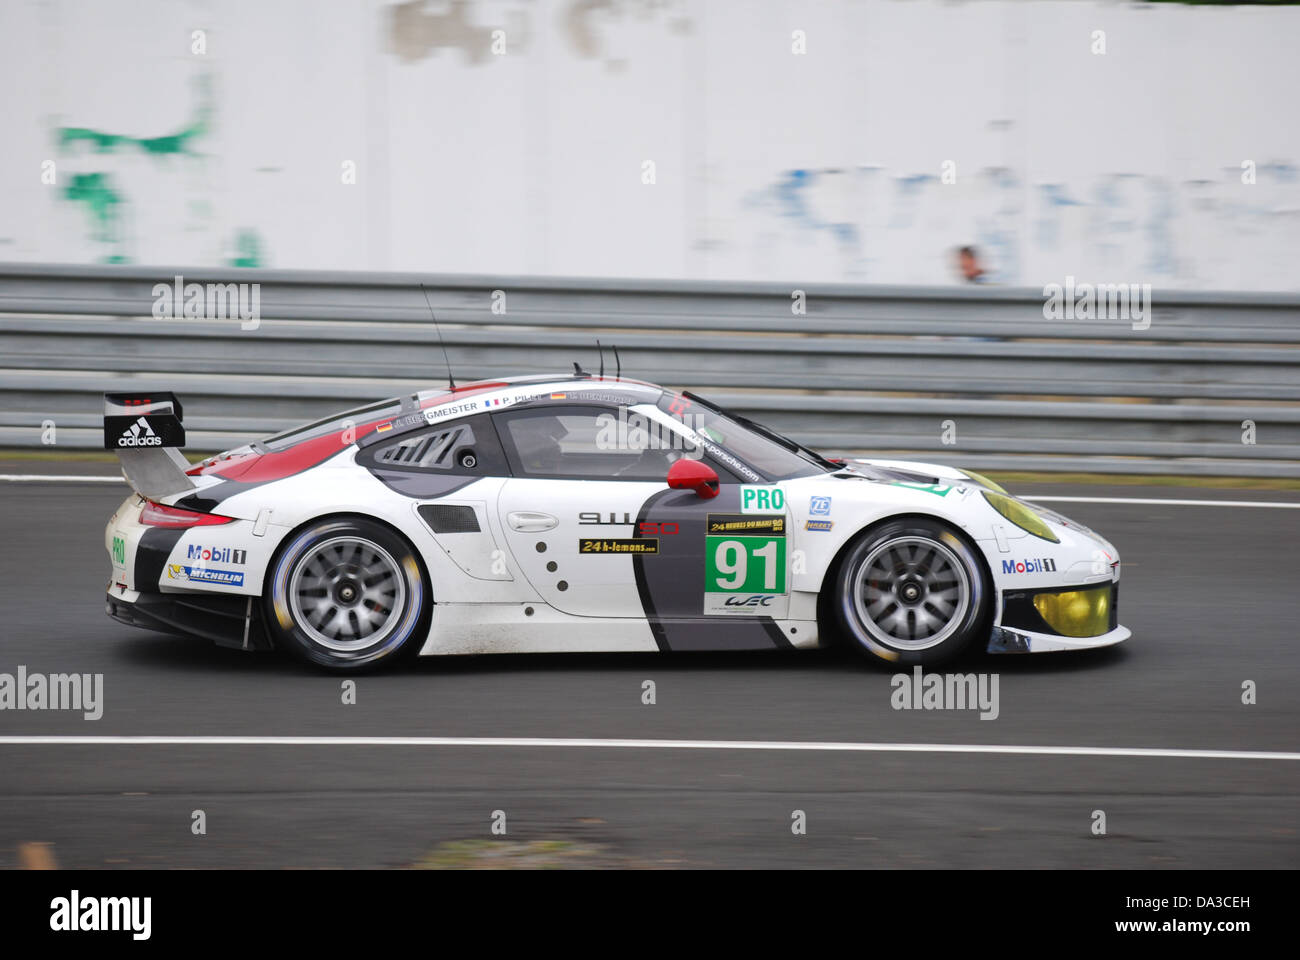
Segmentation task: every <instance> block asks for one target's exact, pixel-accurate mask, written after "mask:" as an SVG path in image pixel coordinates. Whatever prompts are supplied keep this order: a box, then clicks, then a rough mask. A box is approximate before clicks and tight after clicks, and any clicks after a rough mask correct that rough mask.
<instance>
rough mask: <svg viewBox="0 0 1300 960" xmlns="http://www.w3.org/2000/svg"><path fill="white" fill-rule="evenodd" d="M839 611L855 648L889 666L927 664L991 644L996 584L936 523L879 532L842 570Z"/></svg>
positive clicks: (907, 522)
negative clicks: (982, 643)
mask: <svg viewBox="0 0 1300 960" xmlns="http://www.w3.org/2000/svg"><path fill="white" fill-rule="evenodd" d="M833 602H834V609H835V613H836V616H837V619H838V621H839V625H840V627H841V629H842V630H843V632H844V634H845V636H846V637H847V638H848V640H849V641H850V643H851V644H852V645H853V646H855V647H856V648H857V649H859V650H861V651H862V652H864V653H867V654H870V655H872V656H874V657H877V658H879V659H881V660H884V661H887V662H889V663H896V664H904V665H909V666H910V665H918V664H919V665H922V666H930V665H934V664H938V663H942V662H944V661H946V660H949V659H951V658H953V657H955V656H957V654H959V653H961V652H962V651H963V650H965V649H966V648H967V647H969V646H971V645H972V644H974V643H976V642H977V641H979V640H980V639H981V638H983V639H987V633H988V628H989V613H990V610H991V607H992V602H993V601H992V587H991V585H990V583H989V577H988V574H987V573H986V572H985V568H984V565H983V563H981V561H980V558H979V557H978V556H977V555H976V554H975V551H974V548H972V547H971V546H970V545H969V544H968V543H967V542H966V540H964V539H963V538H962V537H959V536H958V535H957V534H956V533H955V532H954V531H953V530H951V529H950V528H949V527H947V526H946V525H945V524H942V523H940V522H938V521H936V520H930V519H927V518H901V519H898V520H892V521H889V522H887V523H885V524H883V525H881V526H879V527H875V528H873V529H871V530H869V531H867V532H866V533H865V534H863V535H862V537H861V538H860V539H859V540H858V541H857V542H856V543H855V544H853V546H852V547H850V549H849V552H848V553H847V555H846V556H845V557H844V560H843V562H842V563H841V564H840V566H839V568H838V574H837V576H836V581H835V590H834V597H833Z"/></svg>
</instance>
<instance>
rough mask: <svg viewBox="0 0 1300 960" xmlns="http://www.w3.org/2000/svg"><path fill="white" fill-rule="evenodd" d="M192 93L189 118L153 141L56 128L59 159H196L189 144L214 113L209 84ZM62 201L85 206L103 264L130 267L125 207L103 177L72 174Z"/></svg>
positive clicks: (104, 173) (198, 82) (104, 174)
mask: <svg viewBox="0 0 1300 960" xmlns="http://www.w3.org/2000/svg"><path fill="white" fill-rule="evenodd" d="M195 88H196V91H197V99H198V104H197V106H196V107H195V111H194V118H193V119H192V120H191V121H190V122H189V123H188V124H186V125H185V126H184V127H183V128H182V129H181V130H179V131H177V132H176V133H170V134H165V135H163V136H158V137H133V136H127V135H124V134H118V133H109V132H107V131H104V130H96V129H93V128H91V127H58V128H56V130H55V143H56V144H57V146H58V149H59V150H60V152H61V153H70V152H77V151H78V150H80V149H81V148H82V147H83V146H88V147H89V148H90V150H91V152H93V153H94V154H98V155H110V156H111V155H115V154H122V153H125V152H130V151H138V152H139V153H142V154H144V155H145V156H146V157H150V158H167V157H173V156H182V155H183V156H187V157H198V156H199V154H198V153H196V152H195V150H194V143H195V141H197V140H198V139H200V138H201V137H203V136H204V135H205V134H207V133H208V132H209V131H210V130H211V129H212V117H213V113H214V108H213V104H212V84H211V81H210V79H209V78H208V77H199V78H198V79H197V80H196V82H195ZM62 196H63V198H64V199H65V200H68V201H69V202H71V203H77V204H82V205H83V206H84V208H85V210H86V213H87V216H88V217H89V219H90V237H91V239H92V240H93V241H95V242H96V243H101V244H104V245H106V246H109V247H111V248H113V249H112V251H111V252H109V253H106V254H105V255H104V256H103V257H101V258H100V259H101V260H102V261H103V262H105V263H128V262H130V257H129V256H127V254H126V249H125V248H126V244H127V237H126V235H125V230H124V229H123V222H124V212H125V210H126V208H127V207H128V206H129V201H128V199H127V197H126V196H125V195H124V194H123V193H122V192H121V191H120V190H119V189H118V188H117V187H116V186H115V185H114V183H113V181H112V177H111V174H110V173H109V172H108V171H104V170H99V171H92V172H90V173H76V174H73V175H72V179H71V182H70V183H69V184H68V186H67V187H65V188H64V190H63V192H62ZM241 250H242V248H241ZM256 256H258V254H257V252H256V251H255V253H254V257H256Z"/></svg>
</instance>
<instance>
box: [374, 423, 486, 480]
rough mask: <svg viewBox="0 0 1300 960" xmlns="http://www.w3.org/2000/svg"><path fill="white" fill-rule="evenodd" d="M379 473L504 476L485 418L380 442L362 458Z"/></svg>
mask: <svg viewBox="0 0 1300 960" xmlns="http://www.w3.org/2000/svg"><path fill="white" fill-rule="evenodd" d="M362 456H363V457H364V460H365V462H366V463H367V465H368V466H372V467H374V468H375V469H379V470H411V471H429V472H442V473H454V474H473V475H476V476H483V477H490V476H505V475H506V464H505V457H504V456H503V455H502V453H501V447H500V445H499V444H498V442H497V438H496V432H495V431H494V430H493V428H492V424H491V422H489V421H488V419H487V417H486V416H482V415H481V416H477V417H466V418H464V419H462V420H453V421H449V422H448V423H446V424H441V425H438V426H434V427H428V428H425V429H422V430H417V431H415V432H413V433H408V434H404V435H403V436H400V437H397V438H396V439H394V440H390V441H388V442H387V443H384V442H379V443H376V444H374V445H373V446H371V447H369V448H368V449H367V450H366V451H365V452H364V454H363V455H362Z"/></svg>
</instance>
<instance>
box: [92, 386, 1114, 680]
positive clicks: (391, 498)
mask: <svg viewBox="0 0 1300 960" xmlns="http://www.w3.org/2000/svg"><path fill="white" fill-rule="evenodd" d="M105 410H106V414H105V421H104V422H105V427H104V433H105V445H106V447H108V448H110V449H113V450H116V451H117V452H118V454H119V457H120V459H121V461H122V467H123V473H124V475H125V477H126V478H127V480H128V481H129V482H130V484H131V486H132V487H133V490H134V492H133V494H132V495H131V496H130V497H128V498H127V500H126V501H125V502H124V503H123V504H122V505H121V506H120V507H119V508H118V510H117V512H116V513H114V514H113V516H112V518H111V519H110V520H109V523H108V526H107V528H106V530H105V533H104V542H105V547H106V548H107V549H108V551H109V554H110V557H111V559H112V565H113V573H112V578H111V580H110V583H109V586H108V613H109V615H110V616H112V617H114V618H115V619H117V620H120V621H122V622H123V623H128V624H134V625H138V626H143V627H149V628H153V629H159V630H164V631H169V632H173V633H181V634H191V635H198V636H201V637H206V638H208V639H210V640H212V641H215V642H216V643H218V644H222V645H225V646H233V647H239V648H243V649H266V648H273V647H274V648H283V649H287V650H289V651H291V652H292V653H294V654H296V655H298V656H300V657H303V658H305V659H306V660H308V661H310V662H312V663H315V664H318V665H320V666H323V667H327V668H336V669H356V668H363V667H368V666H372V665H377V664H380V663H389V662H393V661H395V660H396V659H397V658H398V657H399V655H402V654H406V653H419V654H426V655H431V654H453V653H465V654H479V653H495V652H554V651H619V650H636V651H654V650H660V651H672V650H742V649H772V648H783V647H796V648H814V647H818V646H822V645H825V644H827V643H829V642H831V641H832V640H834V639H839V640H842V641H843V642H846V643H848V644H850V645H852V646H854V647H856V648H858V649H860V650H861V651H863V652H865V653H867V654H869V655H871V656H874V657H876V658H879V659H880V660H883V661H887V662H890V663H893V664H899V665H901V664H908V665H923V666H928V665H932V664H935V663H939V662H942V661H944V660H947V659H948V658H950V657H952V656H954V655H955V654H957V653H959V652H960V651H962V650H964V649H967V648H977V649H978V648H983V649H986V650H989V651H992V652H1000V653H1038V652H1041V651H1054V650H1075V649H1080V648H1085V647H1098V646H1105V645H1107V644H1113V643H1118V642H1120V641H1122V640H1124V639H1126V638H1127V637H1128V636H1129V631H1128V630H1127V629H1125V628H1124V627H1122V626H1120V625H1119V624H1118V622H1117V619H1116V613H1117V606H1116V601H1117V595H1118V587H1119V572H1120V562H1119V555H1118V553H1117V552H1116V550H1115V548H1114V547H1113V546H1112V545H1111V544H1110V543H1108V542H1107V541H1106V540H1105V539H1103V538H1102V537H1100V536H1099V535H1097V534H1096V533H1094V532H1092V531H1091V530H1088V529H1087V528H1085V527H1083V526H1081V525H1079V524H1077V523H1074V522H1072V521H1070V520H1067V519H1066V518H1065V517H1062V516H1060V515H1059V514H1057V513H1054V512H1052V511H1050V510H1045V509H1043V508H1041V507H1038V506H1034V505H1031V504H1029V503H1026V502H1024V501H1022V500H1019V499H1016V498H1015V497H1012V496H1010V495H1008V494H1007V493H1006V492H1005V491H1004V490H1002V489H1001V488H1000V487H999V486H997V485H996V484H994V483H992V482H990V481H988V480H986V479H984V478H982V477H980V476H979V475H978V474H974V473H971V472H969V471H962V470H957V469H954V468H951V467H944V466H935V465H929V464H922V463H906V462H899V461H889V460H870V459H860V460H829V459H826V458H824V457H822V456H821V455H819V454H817V453H816V452H814V451H812V450H810V449H808V448H806V447H804V446H802V445H800V444H798V443H796V442H794V441H792V440H790V439H788V438H786V437H783V436H781V435H779V434H777V433H775V432H774V431H771V430H769V429H767V428H765V427H763V426H761V425H759V424H757V423H754V422H753V421H751V420H748V419H746V418H743V417H740V416H737V415H735V414H731V413H728V412H727V411H725V410H723V409H721V408H719V407H717V406H715V405H714V404H712V403H710V402H708V401H707V400H705V399H703V398H701V397H698V396H695V395H693V394H690V393H682V394H678V393H675V392H672V391H669V390H665V389H663V388H661V387H657V386H654V385H652V384H649V383H644V382H640V381H635V380H628V379H623V378H619V377H604V376H592V375H588V374H584V373H582V372H581V371H578V372H577V373H575V375H573V376H568V377H540V378H539V377H531V378H515V379H510V380H501V381H492V382H478V383H473V384H468V385H462V386H459V387H455V388H452V389H445V390H427V391H422V392H419V393H416V394H413V395H409V396H405V397H401V398H398V399H394V400H389V401H385V402H382V403H376V404H373V405H371V406H367V407H362V408H360V409H356V410H352V411H349V412H347V413H344V414H341V415H340V416H338V417H335V418H332V419H328V420H323V421H320V422H318V423H312V424H309V425H307V426H303V427H300V428H297V429H293V430H289V431H287V432H285V433H281V434H279V435H277V436H273V437H270V438H269V439H266V440H263V441H260V442H256V443H250V444H247V445H245V446H242V447H239V448H237V449H234V450H231V451H229V452H227V453H223V454H220V455H218V456H216V457H212V458H210V459H208V460H205V461H203V462H202V463H199V464H197V465H194V466H190V464H189V463H188V462H187V461H186V460H185V459H184V458H183V457H182V456H181V454H180V453H179V450H178V448H179V447H180V446H182V445H183V443H184V426H183V423H182V412H181V405H180V402H179V401H178V400H177V399H176V397H175V396H174V395H172V394H168V393H153V394H148V395H145V394H108V395H106V397H105Z"/></svg>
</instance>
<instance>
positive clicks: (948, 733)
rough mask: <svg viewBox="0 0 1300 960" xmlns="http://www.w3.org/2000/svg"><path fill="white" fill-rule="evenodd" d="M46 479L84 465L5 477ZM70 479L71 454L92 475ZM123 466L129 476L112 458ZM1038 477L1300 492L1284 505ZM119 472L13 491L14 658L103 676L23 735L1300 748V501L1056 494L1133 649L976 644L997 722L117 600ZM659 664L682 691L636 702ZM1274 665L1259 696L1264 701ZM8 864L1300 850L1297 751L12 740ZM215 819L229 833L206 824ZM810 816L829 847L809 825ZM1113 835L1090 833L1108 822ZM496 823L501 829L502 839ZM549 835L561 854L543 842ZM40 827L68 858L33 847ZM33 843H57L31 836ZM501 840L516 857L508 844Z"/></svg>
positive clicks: (937, 861)
mask: <svg viewBox="0 0 1300 960" xmlns="http://www.w3.org/2000/svg"><path fill="white" fill-rule="evenodd" d="M3 469H5V470H11V471H14V472H26V473H55V472H65V473H66V472H71V471H69V470H65V469H63V468H62V467H61V466H58V465H50V464H40V465H37V466H32V465H25V466H24V465H16V464H6V465H4V466H3ZM74 469H75V468H74ZM94 469H95V470H96V471H97V472H101V473H106V472H110V471H111V467H109V466H108V465H96V466H95V468H94ZM1016 492H1019V493H1026V494H1028V493H1041V494H1047V493H1051V494H1054V495H1079V496H1090V497H1138V498H1175V499H1212V500H1234V501H1239V500H1254V501H1273V502H1282V501H1285V502H1300V494H1297V493H1295V492H1276V491H1237V490H1201V489H1194V488H1159V487H1150V486H1144V487H1124V488H1120V487H1093V486H1089V487H1070V488H1066V487H1058V488H1050V489H1049V488H1048V487H1046V486H1036V487H1033V488H1022V489H1017V490H1016ZM125 493H126V488H125V487H124V486H122V485H116V484H103V483H101V484H90V483H58V484H53V483H15V482H0V521H2V523H0V529H3V531H4V537H3V548H2V549H0V597H3V606H2V607H0V612H2V613H3V619H2V621H0V622H2V626H0V631H2V633H0V638H2V639H0V672H7V673H13V672H14V671H15V670H16V669H17V667H18V665H25V666H26V667H27V669H28V670H29V671H42V672H51V673H53V672H71V671H75V672H82V673H103V674H104V690H105V708H104V715H103V717H102V719H100V720H97V721H87V720H85V719H83V718H82V716H81V714H79V713H78V714H69V713H58V712H50V711H40V712H32V711H10V710H5V711H2V712H0V737H19V736H35V735H63V736H123V735H168V736H189V735H193V736H281V737H285V736H313V737H376V738H388V737H408V736H409V737H512V738H519V737H528V738H599V739H605V738H609V739H664V740H676V741H702V740H744V741H801V742H826V741H835V742H851V743H906V744H1015V745H1042V746H1052V747H1066V746H1076V747H1077V746H1094V747H1123V748H1132V747H1140V748H1171V749H1199V750H1223V751H1283V752H1294V751H1297V750H1300V698H1298V697H1297V694H1296V691H1297V690H1300V635H1298V632H1297V615H1296V614H1297V594H1298V593H1300V589H1298V588H1300V579H1298V578H1297V571H1298V570H1300V536H1297V532H1298V530H1300V510H1291V509H1277V508H1248V507H1234V506H1177V505H1160V504H1157V505H1146V504H1117V503H1052V504H1050V505H1051V506H1053V507H1054V508H1055V509H1058V510H1060V511H1061V512H1063V513H1065V514H1066V515H1067V516H1072V517H1075V518H1077V519H1078V520H1080V521H1082V522H1083V523H1086V524H1088V525H1089V526H1092V527H1094V528H1096V529H1097V530H1099V531H1100V532H1102V533H1103V534H1104V535H1106V536H1107V537H1109V538H1110V539H1111V540H1112V541H1113V542H1114V543H1115V544H1116V545H1117V546H1118V547H1119V549H1120V551H1121V553H1122V555H1123V560H1124V567H1123V583H1122V588H1121V594H1120V621H1121V622H1122V623H1124V624H1126V625H1127V626H1129V627H1130V628H1132V630H1133V632H1134V637H1133V639H1132V640H1130V641H1129V642H1128V643H1126V644H1124V645H1123V646H1122V647H1121V648H1117V649H1115V650H1111V651H1099V652H1093V653H1082V654H1073V655H1071V654H1051V655H1045V656H1037V657H989V656H984V655H981V656H979V657H976V658H973V659H972V660H970V661H969V662H967V663H965V664H963V665H961V667H960V669H961V670H963V671H987V672H996V673H997V674H998V676H999V693H1000V715H999V716H998V718H997V719H995V720H981V719H979V716H978V714H977V712H975V711H968V712H956V711H930V712H926V711H899V710H894V709H892V708H891V706H890V695H891V693H892V689H891V686H890V674H891V672H892V671H890V670H887V669H883V670H882V669H877V668H874V667H872V666H868V665H866V664H864V663H863V662H860V661H859V660H858V659H857V658H856V657H853V656H850V655H847V654H843V653H838V652H827V653H805V654H789V655H787V654H771V655H754V654H745V655H741V654H735V655H732V654H728V655H712V654H709V655H677V656H672V657H658V656H654V655H644V656H643V655H609V656H589V655H574V656H567V657H566V656H548V657H524V656H512V657H495V658H492V657H476V658H455V659H452V658H448V659H439V658H433V659H425V660H421V661H418V662H416V663H415V664H413V665H412V666H411V667H410V668H409V669H407V670H405V671H404V672H401V673H397V674H391V673H390V674H380V675H373V676H364V677H361V678H359V679H358V681H357V684H358V685H357V702H356V704H355V705H344V704H342V703H341V695H340V679H339V678H338V677H334V676H328V675H322V674H320V673H317V672H314V671H313V670H311V669H309V668H307V667H305V666H300V665H298V664H297V663H295V662H293V661H290V660H288V659H286V658H284V657H282V656H279V655H269V654H244V653H240V652H238V651H233V650H222V649H218V648H215V647H212V646H209V645H207V644H206V643H204V642H201V641H185V640H181V639H174V638H170V637H166V636H163V635H160V634H151V633H147V632H144V631H140V630H135V629H132V628H130V627H126V626H122V625H119V624H117V623H114V622H113V621H111V620H109V619H108V618H107V616H105V614H104V585H105V582H106V578H107V575H108V569H109V564H108V558H107V555H106V553H105V551H104V546H103V529H104V523H105V521H106V519H107V517H108V515H109V513H110V512H111V511H112V509H113V507H114V506H115V505H116V504H117V503H118V502H120V501H121V499H122V498H123V497H124V496H125ZM645 680H654V681H655V683H656V687H657V703H656V704H655V705H653V706H647V705H643V704H642V702H641V685H642V682H643V681H645ZM1246 680H1253V681H1255V683H1256V684H1257V688H1258V702H1257V703H1256V704H1255V705H1251V706H1247V705H1243V704H1242V702H1241V689H1242V683H1243V681H1246ZM0 770H2V771H3V775H2V776H0V867H14V866H20V865H25V864H26V863H27V861H29V860H30V859H31V858H32V857H33V856H37V855H39V856H41V857H46V858H48V860H49V861H50V862H53V863H56V864H57V865H58V866H61V867H92V868H95V867H109V868H111V867H128V868H129V867H218V868H220V867H271V868H274V867H308V868H311V867H397V866H408V865H418V864H426V865H438V864H443V863H493V862H500V859H501V858H502V857H506V856H526V855H536V856H538V857H541V858H543V859H545V858H547V857H550V858H551V859H553V860H554V859H558V860H563V861H564V862H569V863H573V864H574V865H639V866H650V867H756V866H767V867H803V866H824V867H921V866H956V867H1066V866H1069V867H1082V868H1111V867H1126V868H1127V867H1139V868H1141V867H1156V868H1161V867H1167V868H1180V867H1207V868H1228V867H1270V868H1295V867H1297V866H1300V834H1298V833H1297V830H1298V829H1300V822H1298V821H1300V818H1298V816H1297V811H1298V810H1300V806H1298V805H1297V802H1296V797H1297V794H1298V793H1300V760H1297V759H1288V758H1276V759H1243V758H1238V757H1233V758H1205V757H1145V756H1140V757H1133V756H1106V755H1103V756H1070V755H1066V756H1058V755H1001V754H951V753H934V752H923V751H917V752H876V751H862V752H845V751H836V750H817V751H814V750H796V749H775V750H735V749H716V748H709V749H689V748H679V749H667V748H663V747H652V748H630V747H627V746H617V745H588V746H572V745H568V746H544V745H528V746H492V745H448V746H395V745H385V744H370V745H341V744H325V745H265V744H257V745H214V744H182V745H142V744H91V745H69V744H58V743H55V744H43V743H36V744H33V743H12V742H10V743H3V742H0ZM195 810H203V811H204V813H205V815H206V822H207V833H206V834H205V835H201V836H196V835H194V834H193V833H192V832H191V814H192V812H193V811H195ZM796 810H801V811H804V813H805V815H806V823H807V833H806V834H805V835H795V834H793V833H792V831H791V823H792V812H793V811H796ZM1095 810H1102V811H1104V812H1105V816H1106V834H1105V835H1104V836H1094V835H1093V834H1092V832H1091V829H1090V828H1091V826H1092V823H1093V817H1092V814H1093V811H1095ZM494 811H502V812H504V814H505V818H506V824H507V833H506V835H505V837H504V838H502V837H497V838H495V839H494V838H493V836H492V834H491V829H490V828H491V825H492V818H493V815H494ZM533 841H559V843H556V844H552V845H547V846H543V845H539V844H536V843H533ZM32 845H43V846H32ZM33 851H37V853H36V854H34V853H33ZM494 858H495V859H494Z"/></svg>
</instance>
